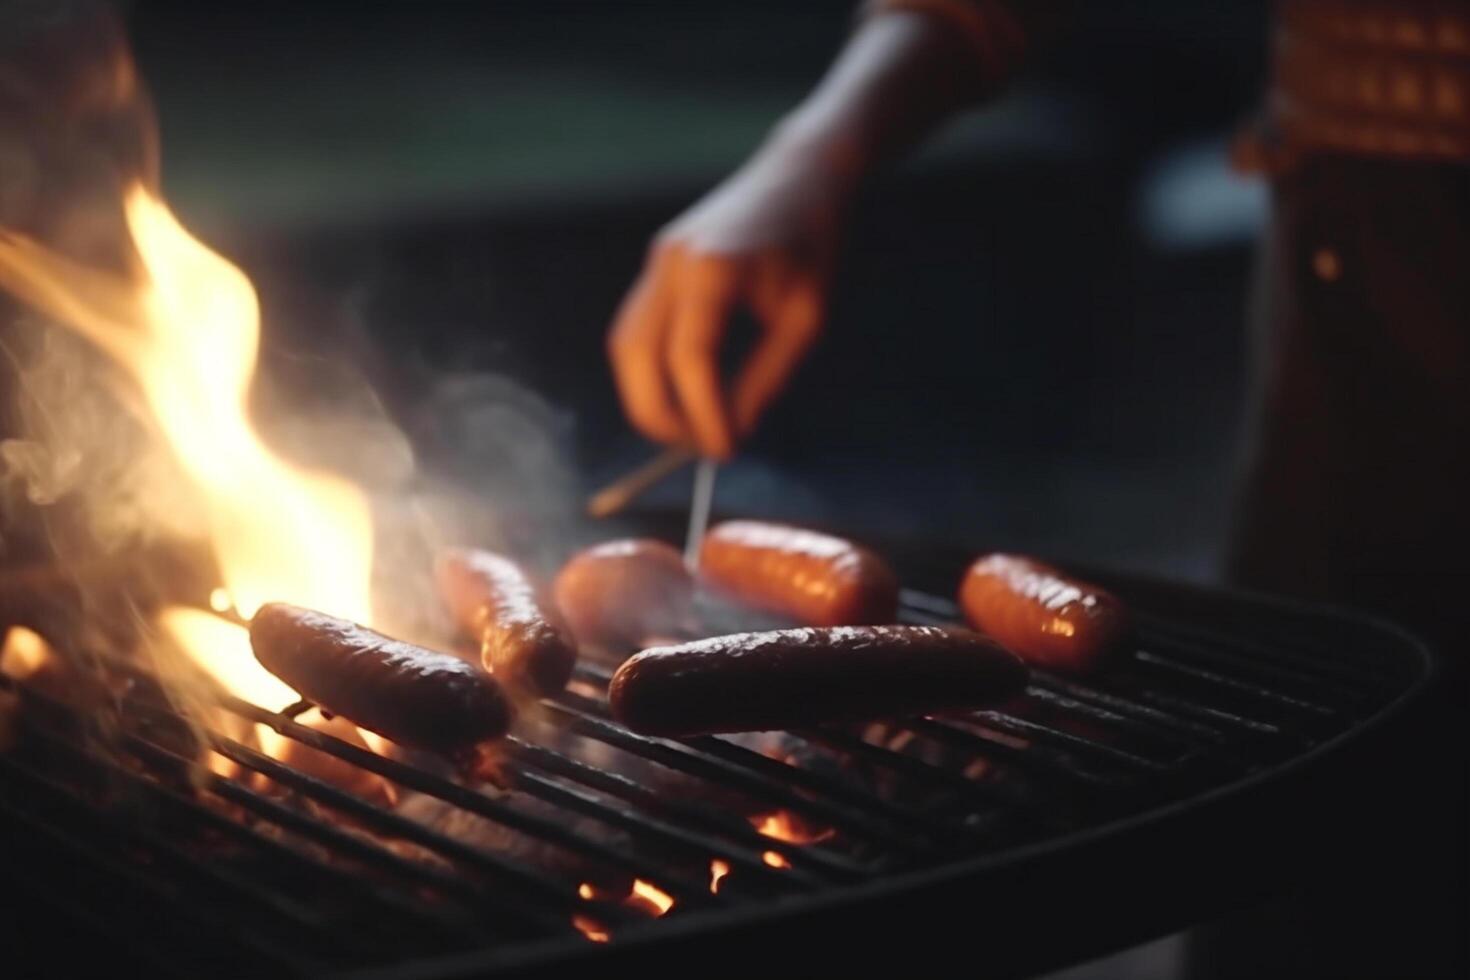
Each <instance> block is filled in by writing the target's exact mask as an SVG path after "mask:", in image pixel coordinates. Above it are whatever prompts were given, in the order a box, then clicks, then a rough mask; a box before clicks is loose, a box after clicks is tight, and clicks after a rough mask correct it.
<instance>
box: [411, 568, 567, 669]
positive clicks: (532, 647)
mask: <svg viewBox="0 0 1470 980" xmlns="http://www.w3.org/2000/svg"><path fill="white" fill-rule="evenodd" d="M435 571H436V578H437V579H438V581H439V594H440V595H442V596H443V597H444V601H445V602H446V603H448V605H449V609H450V612H451V613H452V614H453V615H454V619H455V621H456V622H457V623H458V624H459V627H460V629H462V630H464V631H465V633H467V634H468V635H469V636H471V637H473V638H475V639H476V640H478V641H479V643H480V658H481V660H482V661H483V662H484V664H485V669H486V670H488V671H490V673H492V674H494V675H495V676H496V678H497V679H499V680H500V681H501V682H502V683H504V684H506V685H508V686H510V687H515V688H520V689H524V690H530V691H534V692H536V693H538V694H555V693H556V692H557V691H560V690H561V689H562V688H564V687H566V686H567V681H568V680H569V679H570V678H571V676H572V668H573V667H574V666H576V663H577V647H576V644H575V642H574V641H573V640H572V637H571V634H570V632H569V631H568V630H567V628H566V627H565V626H564V625H563V624H562V622H561V617H560V616H559V615H557V614H556V613H555V612H554V611H553V610H552V609H551V608H550V606H549V604H548V603H544V602H542V601H541V598H540V596H539V595H538V594H537V591H536V587H535V586H534V585H533V584H532V583H531V580H530V579H529V578H527V577H526V574H525V573H524V572H523V571H521V569H520V566H518V565H517V564H516V563H515V562H513V561H511V560H510V559H509V558H503V557H501V556H500V555H496V554H492V553H491V552H488V551H478V550H475V549H472V548H455V549H451V550H449V551H446V552H444V553H443V554H442V555H440V556H439V562H438V566H437V568H436V570H435Z"/></svg>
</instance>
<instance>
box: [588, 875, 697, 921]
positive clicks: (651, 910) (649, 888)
mask: <svg viewBox="0 0 1470 980" xmlns="http://www.w3.org/2000/svg"><path fill="white" fill-rule="evenodd" d="M577 895H578V897H580V898H581V899H582V900H583V901H584V902H590V901H592V900H593V899H596V898H603V899H606V900H607V901H613V902H621V903H622V904H623V905H626V906H627V907H628V908H632V909H637V910H639V911H640V912H644V913H647V914H648V915H651V916H653V917H654V918H659V917H660V916H663V915H665V914H666V913H667V912H668V911H669V909H671V908H673V907H674V896H672V895H670V894H669V893H668V892H666V891H664V890H663V889H662V888H660V887H658V886H657V885H655V884H654V883H653V882H651V881H644V880H643V879H642V878H634V879H633V884H632V885H631V886H630V887H629V889H628V892H627V893H626V894H624V895H611V894H609V893H608V892H607V891H605V890H603V889H599V888H598V887H597V886H596V885H594V884H592V883H591V882H588V881H584V882H582V883H581V884H580V885H578V886H577Z"/></svg>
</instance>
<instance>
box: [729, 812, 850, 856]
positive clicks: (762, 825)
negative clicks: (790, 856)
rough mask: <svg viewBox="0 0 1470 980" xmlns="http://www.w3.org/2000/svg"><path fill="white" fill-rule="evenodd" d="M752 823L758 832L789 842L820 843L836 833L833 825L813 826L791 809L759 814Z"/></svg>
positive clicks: (751, 819)
mask: <svg viewBox="0 0 1470 980" xmlns="http://www.w3.org/2000/svg"><path fill="white" fill-rule="evenodd" d="M750 824H751V826H753V827H754V828H755V830H756V833H758V834H760V835H762V836H764V837H769V838H771V839H772V840H778V841H783V842H785V843H787V844H818V843H820V842H822V841H824V840H827V839H828V838H830V837H832V836H833V835H834V834H835V833H836V831H834V830H833V829H832V828H831V827H821V828H817V827H812V826H810V825H809V824H807V823H806V822H805V821H803V820H802V819H801V818H800V817H798V816H796V815H795V814H794V813H792V812H791V811H790V810H775V811H773V812H771V813H766V814H757V815H756V816H753V817H751V818H750ZM767 863H769V862H767Z"/></svg>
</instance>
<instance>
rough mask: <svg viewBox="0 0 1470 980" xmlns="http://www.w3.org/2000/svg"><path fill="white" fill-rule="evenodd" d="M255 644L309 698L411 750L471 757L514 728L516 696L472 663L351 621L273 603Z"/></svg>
mask: <svg viewBox="0 0 1470 980" xmlns="http://www.w3.org/2000/svg"><path fill="white" fill-rule="evenodd" d="M250 645H251V647H252V648H253V649H254V650H255V659H256V660H259V661H260V663H261V666H263V667H265V669H266V670H268V671H270V672H271V673H272V674H275V675H276V676H277V677H279V678H280V679H281V680H283V681H285V682H286V683H287V684H289V685H290V686H291V687H292V688H294V689H295V690H296V691H297V693H299V694H300V695H301V696H302V697H303V698H307V699H308V700H310V701H313V702H315V703H316V704H318V705H320V706H321V707H322V709H323V710H325V711H330V712H332V713H333V714H338V715H341V716H342V717H344V718H346V719H347V720H349V721H351V722H354V723H355V724H357V725H360V726H361V727H363V728H366V729H368V730H369V731H373V732H377V733H378V734H379V735H381V736H383V737H384V738H386V739H388V740H389V741H392V742H397V743H398V744H399V745H403V746H406V747H408V748H412V749H424V750H427V751H430V752H438V753H441V754H443V755H447V756H450V757H453V758H466V757H468V756H469V755H470V754H471V753H472V750H473V749H474V748H475V746H477V745H479V744H480V743H482V742H485V741H488V740H489V739H493V738H498V737H500V736H501V735H504V734H505V732H506V730H507V729H509V727H510V722H511V717H512V709H511V705H510V702H509V700H507V698H506V696H505V694H504V692H503V691H502V690H501V687H500V685H499V684H498V683H497V682H496V681H495V679H494V678H493V677H491V676H490V675H489V674H487V673H485V672H484V671H483V670H481V669H480V668H478V667H476V666H475V665H474V664H470V663H466V662H465V661H463V660H461V659H459V658H458V657H455V656H452V655H451V654H447V653H438V652H436V651H433V650H425V649H424V648H423V647H417V646H414V645H413V644H410V643H403V642H401V641H399V640H394V639H390V638H389V637H386V636H383V635H382V634H380V633H374V632H373V631H372V630H370V629H368V628H366V627H364V626H358V625H356V624H355V623H350V622H348V621H347V620H345V619H337V618H336V617H335V616H328V615H325V614H323V613H319V612H313V611H312V610H310V609H301V608H299V607H297V606H288V605H286V604H285V603H280V602H272V603H267V604H266V605H264V606H261V607H260V611H259V612H257V613H256V614H255V618H254V619H252V620H251V621H250Z"/></svg>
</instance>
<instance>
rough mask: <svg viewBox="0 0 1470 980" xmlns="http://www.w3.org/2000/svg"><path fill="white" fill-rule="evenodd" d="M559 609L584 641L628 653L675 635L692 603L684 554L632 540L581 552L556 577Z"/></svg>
mask: <svg viewBox="0 0 1470 980" xmlns="http://www.w3.org/2000/svg"><path fill="white" fill-rule="evenodd" d="M553 592H554V594H555V597H556V604H557V607H558V608H559V609H560V610H561V612H562V615H563V616H565V617H566V619H567V622H568V623H569V624H570V625H571V628H572V633H574V634H575V635H576V637H577V639H578V640H580V641H581V642H583V643H590V644H594V645H596V646H601V647H605V648H608V649H613V650H618V649H630V648H636V647H637V646H639V645H640V644H641V643H642V642H643V641H644V639H646V638H647V637H649V636H656V635H660V634H662V635H667V634H670V633H673V634H678V633H679V632H680V631H681V630H682V629H683V627H684V625H685V623H686V622H687V620H688V618H689V615H690V612H691V610H692V608H693V602H694V579H693V578H692V577H691V576H690V574H689V571H688V569H686V568H685V567H684V559H683V556H681V555H680V554H679V552H677V551H675V550H674V549H673V548H672V547H670V546H669V545H666V544H664V543H663V542H662V541H654V540H651V539H648V538H631V539H626V540H619V541H608V542H605V543H603V544H599V545H594V546H593V547H591V548H588V549H586V550H585V551H581V552H579V553H577V554H576V555H574V556H573V557H572V559H571V560H570V561H568V562H567V563H566V564H565V565H564V566H562V570H561V571H560V572H559V573H558V574H557V576H556V582H555V584H554V587H553Z"/></svg>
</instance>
